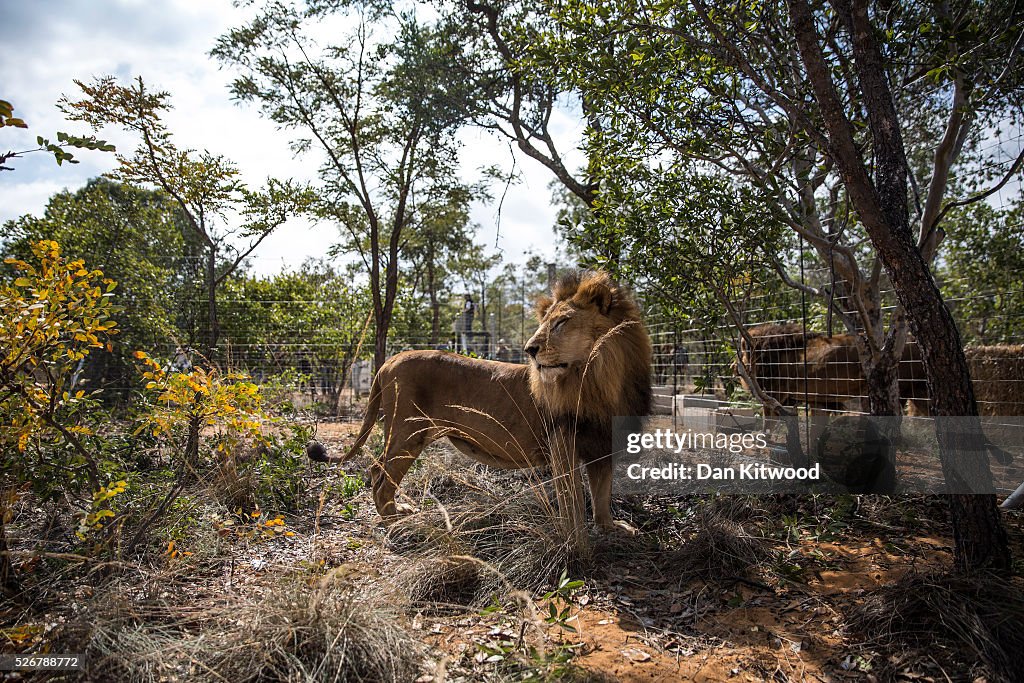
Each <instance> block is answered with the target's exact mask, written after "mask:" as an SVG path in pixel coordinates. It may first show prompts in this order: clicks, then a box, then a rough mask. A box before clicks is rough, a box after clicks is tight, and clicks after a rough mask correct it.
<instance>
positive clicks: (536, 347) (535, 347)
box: [523, 343, 540, 358]
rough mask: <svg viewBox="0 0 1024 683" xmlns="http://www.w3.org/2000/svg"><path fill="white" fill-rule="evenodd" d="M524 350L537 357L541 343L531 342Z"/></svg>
mask: <svg viewBox="0 0 1024 683" xmlns="http://www.w3.org/2000/svg"><path fill="white" fill-rule="evenodd" d="M523 350H524V351H526V355H528V356H529V357H530V358H536V357H537V352H538V351H540V345H539V344H529V343H528V344H527V345H526V348H525V349H523Z"/></svg>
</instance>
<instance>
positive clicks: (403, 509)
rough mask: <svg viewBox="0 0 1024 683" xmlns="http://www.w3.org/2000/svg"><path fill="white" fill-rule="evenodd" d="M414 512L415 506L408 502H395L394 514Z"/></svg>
mask: <svg viewBox="0 0 1024 683" xmlns="http://www.w3.org/2000/svg"><path fill="white" fill-rule="evenodd" d="M414 512H416V506H414V505H409V504H408V503H398V502H396V503H395V514H396V515H411V514H412V513H414Z"/></svg>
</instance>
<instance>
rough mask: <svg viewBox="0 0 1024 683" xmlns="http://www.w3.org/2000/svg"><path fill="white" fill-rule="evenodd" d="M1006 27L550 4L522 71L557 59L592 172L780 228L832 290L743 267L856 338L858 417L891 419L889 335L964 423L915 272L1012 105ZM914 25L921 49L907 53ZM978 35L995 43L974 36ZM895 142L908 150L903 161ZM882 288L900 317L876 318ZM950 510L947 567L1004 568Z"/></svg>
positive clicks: (1016, 86) (984, 12)
mask: <svg viewBox="0 0 1024 683" xmlns="http://www.w3.org/2000/svg"><path fill="white" fill-rule="evenodd" d="M1014 12H1015V9H1014V7H1013V5H1012V4H1009V3H971V2H962V3H958V4H956V5H955V6H949V7H947V6H945V5H943V6H940V7H938V13H937V14H934V13H933V8H931V7H927V6H919V5H914V4H891V5H886V6H885V8H876V9H872V8H869V7H868V6H867V5H866V4H865V3H857V4H854V5H853V6H851V5H850V4H849V3H847V2H841V1H837V2H835V3H832V4H831V5H825V4H820V3H819V4H815V5H814V7H813V8H812V7H811V6H809V5H808V4H807V3H806V2H796V1H793V2H789V3H786V4H783V3H746V2H742V3H738V4H732V5H729V6H728V7H718V6H714V7H712V6H709V5H708V4H706V3H704V2H703V1H702V0H694V1H693V2H689V3H682V4H677V3H662V4H654V5H647V4H633V3H626V4H622V3H604V2H569V3H565V4H563V5H560V6H559V7H558V9H557V11H556V12H555V17H556V18H557V20H558V21H557V28H556V29H555V30H554V31H553V32H552V34H551V36H550V37H549V40H548V41H546V43H545V45H546V46H545V47H543V48H541V49H538V50H537V51H535V54H536V55H537V57H536V58H537V59H538V60H539V63H544V60H548V61H555V62H559V63H560V64H561V66H562V67H563V69H566V70H567V71H563V72H562V73H566V75H567V78H568V79H569V83H571V84H572V85H573V86H574V87H579V88H583V89H584V92H585V94H586V96H587V97H588V101H589V102H590V103H591V105H592V106H593V107H594V108H595V109H596V110H597V111H598V112H599V114H600V116H601V117H602V122H603V126H602V127H601V128H600V129H599V130H597V129H595V132H593V133H592V134H591V145H590V150H591V163H592V164H596V165H597V166H598V167H599V168H600V169H601V170H600V172H601V173H603V174H604V175H605V177H616V176H619V177H627V176H628V175H629V174H633V173H639V174H641V175H646V176H647V177H648V178H653V180H654V182H656V183H657V184H659V185H660V186H661V187H663V188H664V191H663V192H662V193H661V195H660V196H663V197H671V196H673V194H675V195H676V196H679V195H681V194H683V193H685V192H687V191H692V190H694V189H699V188H700V187H701V184H702V183H705V182H711V181H704V180H700V179H701V178H714V177H723V178H726V179H727V180H724V181H722V180H719V181H714V182H715V183H717V184H720V185H721V184H722V183H724V187H729V186H730V185H733V186H735V187H737V189H738V190H742V191H743V192H745V193H746V197H745V202H754V203H759V204H762V205H764V206H766V207H768V208H769V209H770V211H769V218H770V219H771V220H769V222H768V224H767V225H768V228H769V229H770V230H774V229H775V228H774V226H775V225H777V224H781V225H784V226H787V227H788V228H789V229H791V230H792V231H793V232H795V233H796V234H797V235H799V236H800V238H801V239H803V240H806V242H807V243H808V244H810V245H811V246H812V247H813V248H814V250H815V251H816V252H817V254H818V257H819V258H820V259H821V261H822V262H823V263H825V264H826V265H828V266H829V267H830V268H831V269H832V270H833V271H834V272H835V273H836V276H837V277H836V278H835V280H834V282H829V283H827V284H826V285H824V286H821V287H809V286H807V285H805V284H804V283H802V282H797V281H796V280H795V279H794V278H793V277H791V275H790V272H788V268H787V264H786V263H785V261H784V260H783V259H780V258H778V256H777V255H775V254H772V253H771V251H770V250H763V254H764V259H765V261H766V262H767V263H769V264H771V265H772V267H773V268H774V269H775V270H776V272H777V273H778V275H779V277H780V278H782V279H783V280H784V281H786V282H787V283H788V284H790V285H792V286H795V287H797V288H800V289H802V290H803V291H805V292H806V293H807V294H809V295H812V296H816V297H819V298H820V299H821V300H823V301H825V302H826V304H827V305H828V306H829V307H830V308H831V309H832V312H833V314H834V315H835V316H836V317H837V318H838V319H840V320H842V322H843V323H844V325H846V327H847V328H848V330H849V331H850V332H852V333H859V332H861V331H862V330H863V332H862V333H861V334H860V335H859V340H860V346H861V349H860V350H861V354H860V355H861V363H862V365H863V368H864V372H865V376H866V377H867V379H868V387H869V389H868V393H869V396H868V398H869V402H870V407H871V411H872V412H873V413H875V414H880V415H886V414H896V412H897V409H898V403H897V388H896V382H895V377H896V373H895V367H896V359H897V358H898V357H899V355H900V350H901V346H902V344H903V339H904V335H905V328H904V325H903V324H902V323H903V321H904V320H908V321H909V323H910V329H911V331H912V332H914V334H915V336H917V338H918V342H919V343H920V344H921V349H922V352H923V355H924V357H925V363H926V366H927V367H929V368H930V370H928V373H929V375H928V381H929V386H930V387H931V388H932V390H933V395H942V397H943V400H942V404H941V405H939V404H934V407H935V409H936V410H937V414H939V415H976V406H974V401H973V396H972V394H971V388H970V383H969V381H968V377H967V370H966V364H965V362H964V360H963V352H962V350H961V348H960V340H959V338H958V335H957V331H956V327H955V325H954V324H953V321H952V318H951V317H950V315H949V313H948V311H947V310H946V308H945V307H944V306H943V304H942V298H941V295H940V294H939V292H938V289H937V287H936V286H935V284H934V281H933V279H932V277H931V274H930V272H929V269H928V261H929V260H930V258H931V257H932V255H933V254H934V251H935V248H936V244H937V241H938V239H939V237H940V235H941V231H940V230H939V226H938V223H939V220H940V219H941V218H942V217H943V215H944V213H945V210H944V208H943V207H948V206H950V205H951V203H950V202H949V200H948V198H946V197H945V194H946V192H947V190H948V189H949V175H950V173H951V170H952V169H953V166H954V164H955V163H956V162H957V161H958V160H960V159H962V158H963V157H962V153H963V151H964V150H965V149H970V143H972V141H973V142H976V141H977V140H978V139H979V138H980V136H981V132H980V131H981V130H982V129H983V127H984V125H985V122H991V121H993V120H999V118H1000V117H1003V116H1005V115H1006V112H1007V111H1008V110H1012V109H1013V107H1014V106H1015V105H1016V103H1018V102H1019V99H1020V95H1021V76H1020V73H1019V70H1013V69H1012V68H1010V67H1012V65H1013V63H1014V61H1015V59H1016V56H1017V54H1016V53H1017V51H1018V46H1019V44H1020V42H1021V38H1022V37H1021V36H1020V35H1018V33H1019V31H1018V28H1019V22H1016V21H1014V20H1013V17H1014ZM922 25H925V26H926V27H928V32H927V33H928V36H927V38H926V39H924V40H918V39H917V37H916V36H917V34H918V33H919V31H918V29H919V28H920V27H921V26H922ZM981 26H995V27H999V28H998V29H997V30H996V31H995V33H994V35H993V34H992V33H991V32H985V31H984V30H982V29H980V27H981ZM1003 27H1006V28H1005V30H1004V28H1003ZM590 45H601V46H607V48H608V49H605V50H590V49H588V48H587V47H585V46H590ZM581 48H583V49H581ZM1008 64H1009V67H1008ZM892 84H897V85H898V87H892ZM936 130H938V131H939V134H937V135H936V134H934V133H935V131H936ZM943 131H945V134H943ZM935 139H938V140H939V143H938V144H934V145H931V146H930V147H929V146H928V142H929V140H935ZM908 143H912V144H913V145H915V147H913V148H912V151H911V153H909V154H908V152H907V144H908ZM929 158H930V159H931V160H932V163H931V164H929V165H928V167H927V169H926V171H925V173H926V175H925V177H923V178H921V179H918V178H914V177H912V176H911V174H910V172H911V164H910V162H909V161H908V159H913V160H915V161H916V162H917V166H916V168H918V169H923V168H924V165H923V163H922V160H924V159H929ZM631 159H632V160H634V161H633V162H632V163H629V161H630V160H631ZM620 163H625V169H626V170H625V172H622V171H621V170H620V169H619V168H617V166H616V164H620ZM1019 163H1020V158H1018V160H1017V161H1016V162H1014V164H1013V165H1012V166H1011V168H1010V169H1008V171H1007V172H1008V173H1013V172H1015V169H1017V168H1019ZM666 171H668V172H666ZM662 179H664V182H662ZM728 179H731V180H728ZM912 181H913V182H912ZM673 183H674V184H675V192H673V185H672V184H673ZM687 183H689V184H687ZM619 186H620V187H621V188H625V189H626V190H627V193H626V194H625V195H624V196H623V197H620V198H619V201H618V202H617V203H616V205H615V207H604V208H603V209H602V215H603V217H604V218H605V220H604V223H605V225H606V226H608V228H607V229H611V230H620V231H625V232H627V233H628V226H631V225H633V226H635V225H638V224H639V221H637V220H631V221H630V222H629V223H627V224H625V225H623V224H622V223H616V221H615V213H616V211H621V212H622V213H623V214H629V211H630V210H631V207H632V206H633V201H634V200H635V199H636V195H635V194H633V193H629V192H628V188H629V184H628V181H625V180H624V181H623V182H620V183H619ZM916 188H926V191H925V192H921V193H918V192H917V191H916ZM912 190H913V191H914V194H913V196H911V191H912ZM980 196H982V195H980V194H979V195H976V196H973V197H966V198H963V199H961V200H959V201H962V202H966V201H974V200H976V199H977V198H978V197H980ZM711 198H712V201H724V202H725V203H724V204H722V205H721V206H720V207H719V208H718V209H717V210H715V211H713V212H712V213H711V218H712V219H716V218H720V219H723V221H722V222H721V223H718V224H715V223H712V224H710V225H711V226H712V227H710V232H711V233H717V232H719V231H720V229H721V228H720V226H721V225H723V224H724V225H728V221H724V219H725V218H727V217H729V216H732V215H734V214H733V213H732V212H733V211H734V209H737V208H741V207H737V206H736V204H735V202H734V201H733V200H732V199H730V197H729V193H728V192H721V191H718V192H712V193H711ZM912 199H913V206H914V208H915V212H916V214H915V215H916V228H917V230H916V232H917V235H916V236H914V235H912V233H911V221H910V208H909V207H910V206H911V200H912ZM698 203H699V200H698ZM680 204H682V205H685V204H686V203H685V202H681V203H680ZM689 204H690V205H691V206H692V205H693V202H690V203H689ZM697 215H698V216H700V220H698V221H692V222H691V221H688V220H687V215H686V214H685V213H683V212H674V213H672V218H673V219H674V220H680V221H686V223H685V225H686V226H687V229H688V230H690V229H693V230H697V231H704V232H707V231H708V230H709V224H708V223H703V224H702V223H701V221H702V220H706V218H707V216H706V215H705V214H697ZM864 238H866V240H865V239H864ZM883 275H884V276H885V277H887V278H888V280H889V281H890V282H891V284H892V286H893V288H894V289H895V291H896V296H897V298H898V300H899V304H900V306H899V307H898V309H897V310H896V312H895V313H894V314H893V315H892V316H889V319H888V320H887V319H886V317H885V316H884V315H883V312H882V307H881V305H880V304H881V302H880V296H879V293H880V289H881V283H882V282H883ZM848 311H853V313H848ZM926 347H927V348H926ZM947 437H949V434H944V433H943V432H942V430H941V429H940V440H941V441H942V444H943V453H944V454H945V455H944V457H945V458H947V459H946V460H944V463H948V457H950V456H951V454H952V452H953V446H954V444H953V443H952V442H951V441H949V440H948V439H947ZM977 465H978V467H983V466H984V463H983V462H980V461H979V462H978V463H977ZM979 474H980V473H979ZM981 476H983V475H981ZM951 501H952V505H953V509H954V518H955V522H954V534H955V536H956V538H957V551H958V552H957V561H958V564H959V566H961V567H966V566H979V565H983V564H992V565H994V566H1006V562H1007V558H1008V554H1007V552H1006V544H1005V535H1004V534H1003V532H1002V530H1001V526H1000V524H999V519H998V517H997V513H996V511H995V506H994V499H993V497H991V496H987V497H970V496H967V497H953V498H952V499H951Z"/></svg>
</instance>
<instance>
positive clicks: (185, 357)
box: [171, 346, 192, 372]
mask: <svg viewBox="0 0 1024 683" xmlns="http://www.w3.org/2000/svg"><path fill="white" fill-rule="evenodd" d="M191 352H192V349H189V350H188V351H186V350H185V349H183V348H181V347H180V346H179V347H177V348H176V349H174V358H173V359H172V360H171V371H172V372H189V371H190V370H192V359H191V358H190V357H189V355H190V353H191Z"/></svg>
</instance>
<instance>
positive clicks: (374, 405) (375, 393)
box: [306, 374, 381, 463]
mask: <svg viewBox="0 0 1024 683" xmlns="http://www.w3.org/2000/svg"><path fill="white" fill-rule="evenodd" d="M379 380H380V375H379V374H378V376H377V377H374V378H373V384H371V385H370V401H369V403H367V404H366V415H365V416H363V426H362V427H361V428H360V429H359V436H358V437H356V442H355V443H354V444H352V447H351V448H350V449H348V452H346V453H345V454H344V455H328V453H327V452H326V450H324V448H323V447H321V448H319V449H316V450H312V449H310V448H307V449H306V455H308V456H309V458H310V459H311V460H315V461H317V462H338V463H343V462H345V461H347V460H348V459H349V458H351V457H352V456H353V455H355V454H356V453H358V452H359V449H361V448H362V447H363V444H364V443H366V440H367V439H368V438H369V437H370V432H371V431H373V425H375V424H376V423H377V417H378V415H379V414H380V400H381V390H380V381H379Z"/></svg>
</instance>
